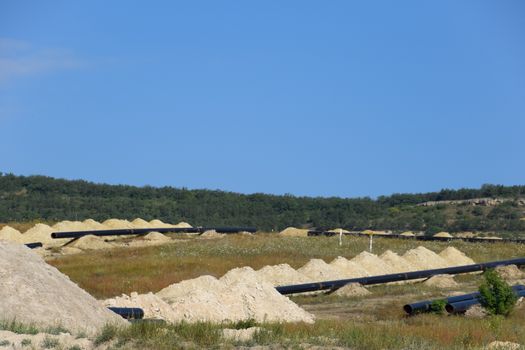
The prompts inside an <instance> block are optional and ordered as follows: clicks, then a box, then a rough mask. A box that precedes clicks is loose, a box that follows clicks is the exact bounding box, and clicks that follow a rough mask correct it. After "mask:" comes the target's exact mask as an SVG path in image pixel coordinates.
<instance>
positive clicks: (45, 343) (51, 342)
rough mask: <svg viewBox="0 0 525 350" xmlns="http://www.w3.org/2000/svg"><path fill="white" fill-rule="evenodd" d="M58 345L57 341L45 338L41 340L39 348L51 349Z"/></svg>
mask: <svg viewBox="0 0 525 350" xmlns="http://www.w3.org/2000/svg"><path fill="white" fill-rule="evenodd" d="M58 344H60V342H59V341H58V339H56V338H51V337H45V338H44V340H42V343H40V346H41V347H43V348H44V349H53V348H56V347H57V346H58Z"/></svg>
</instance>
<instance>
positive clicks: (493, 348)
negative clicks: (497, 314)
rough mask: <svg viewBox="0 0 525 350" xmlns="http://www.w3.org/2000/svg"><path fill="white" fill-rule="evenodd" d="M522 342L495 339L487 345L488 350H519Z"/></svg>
mask: <svg viewBox="0 0 525 350" xmlns="http://www.w3.org/2000/svg"><path fill="white" fill-rule="evenodd" d="M519 349H521V344H519V343H513V342H511V341H499V340H496V341H493V342H491V343H489V344H488V345H487V350H519Z"/></svg>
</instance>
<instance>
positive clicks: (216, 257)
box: [49, 235, 525, 298]
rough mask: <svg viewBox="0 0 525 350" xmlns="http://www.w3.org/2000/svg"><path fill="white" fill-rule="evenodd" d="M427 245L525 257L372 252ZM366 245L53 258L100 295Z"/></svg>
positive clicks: (196, 246) (220, 244) (219, 244)
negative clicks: (428, 251)
mask: <svg viewBox="0 0 525 350" xmlns="http://www.w3.org/2000/svg"><path fill="white" fill-rule="evenodd" d="M419 245H423V246H425V247H427V248H429V249H431V250H433V251H436V252H439V251H441V250H443V249H445V248H446V247H447V246H454V247H456V248H458V249H460V250H461V251H463V252H465V253H466V254H467V255H469V256H470V257H471V258H473V259H474V260H475V261H479V262H482V261H490V260H499V259H511V258H516V257H522V256H525V246H524V245H516V244H504V243H475V244H474V243H466V242H453V243H446V242H419V241H412V240H397V239H387V238H375V239H374V252H375V253H377V254H380V253H382V252H384V251H385V250H387V249H390V250H393V251H394V252H396V253H399V254H402V253H404V252H405V251H407V250H409V249H412V248H416V247H417V246H419ZM367 249H368V239H367V238H366V237H345V238H344V240H343V246H339V245H338V238H337V237H279V236H275V235H273V236H272V235H255V236H251V237H250V236H248V237H247V236H238V235H232V236H228V237H225V238H222V239H209V240H206V239H196V238H190V239H185V240H179V241H177V242H175V243H172V244H166V245H162V246H154V247H144V248H119V249H112V250H106V251H95V252H89V253H82V254H77V255H70V256H65V257H62V258H59V259H56V260H51V261H49V263H50V264H52V265H54V266H56V267H57V268H58V269H59V270H61V271H62V272H64V273H65V274H66V275H68V276H69V277H70V278H71V279H72V280H73V281H75V282H76V283H78V284H79V285H80V286H81V287H82V288H84V289H86V290H87V291H88V292H89V293H91V294H92V295H94V296H95V297H97V298H106V297H111V296H115V295H119V294H121V293H130V292H132V291H137V292H139V293H143V292H148V291H158V290H160V289H162V288H164V287H166V286H168V285H170V284H172V283H175V282H179V281H181V280H185V279H189V278H195V277H198V276H201V275H206V274H208V275H212V276H217V277H219V276H222V275H223V274H224V273H226V272H227V271H228V270H230V269H232V268H234V267H239V266H251V267H253V268H255V269H259V268H261V267H263V266H265V265H273V264H280V263H288V264H290V265H291V266H292V267H294V268H298V267H301V266H302V265H303V264H305V263H306V262H307V261H308V260H310V259H311V258H321V259H324V260H325V261H327V262H329V261H330V260H332V259H333V258H335V257H337V256H345V257H349V258H350V257H353V256H355V255H357V254H359V253H360V252H362V251H363V250H367Z"/></svg>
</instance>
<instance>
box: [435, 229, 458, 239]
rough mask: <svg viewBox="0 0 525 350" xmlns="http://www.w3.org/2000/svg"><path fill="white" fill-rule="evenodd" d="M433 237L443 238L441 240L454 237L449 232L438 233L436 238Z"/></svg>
mask: <svg viewBox="0 0 525 350" xmlns="http://www.w3.org/2000/svg"><path fill="white" fill-rule="evenodd" d="M432 237H441V238H452V237H454V236H452V235H451V234H450V233H448V232H445V231H442V232H438V233H436V234H435V235H434V236H432Z"/></svg>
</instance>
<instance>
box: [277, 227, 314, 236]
mask: <svg viewBox="0 0 525 350" xmlns="http://www.w3.org/2000/svg"><path fill="white" fill-rule="evenodd" d="M279 234H280V235H283V236H287V237H306V236H308V230H304V229H300V228H295V227H287V228H285V229H284V230H282V231H281V232H279Z"/></svg>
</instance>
